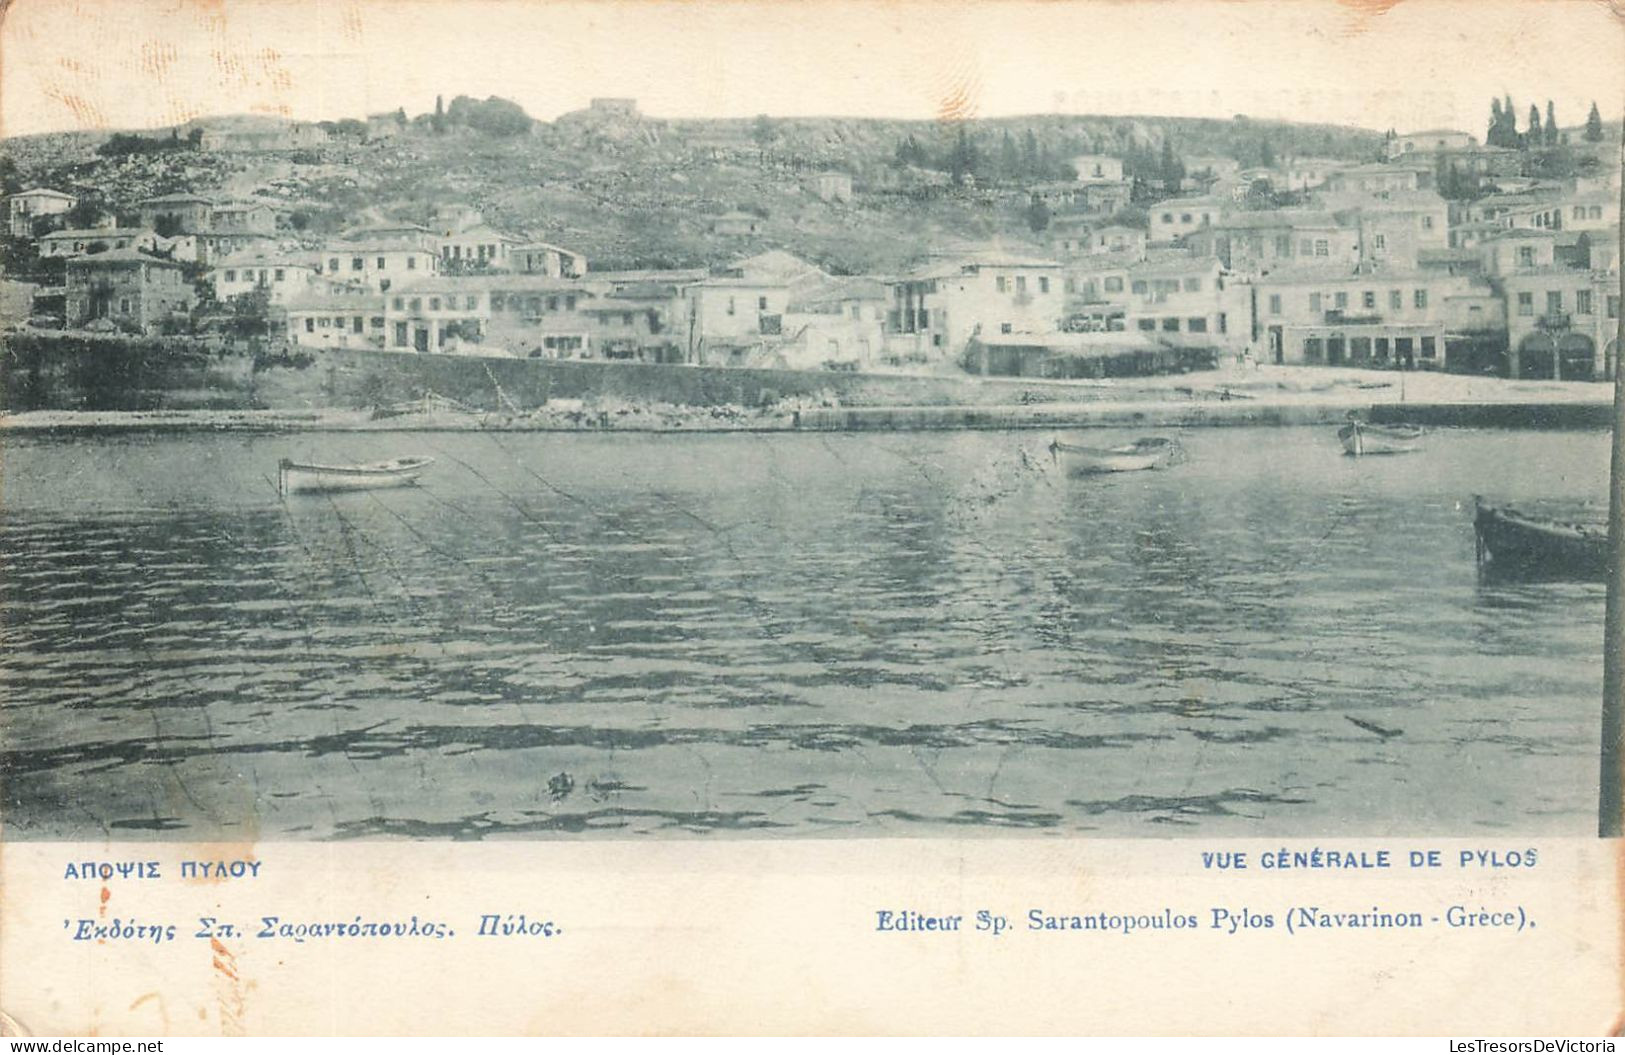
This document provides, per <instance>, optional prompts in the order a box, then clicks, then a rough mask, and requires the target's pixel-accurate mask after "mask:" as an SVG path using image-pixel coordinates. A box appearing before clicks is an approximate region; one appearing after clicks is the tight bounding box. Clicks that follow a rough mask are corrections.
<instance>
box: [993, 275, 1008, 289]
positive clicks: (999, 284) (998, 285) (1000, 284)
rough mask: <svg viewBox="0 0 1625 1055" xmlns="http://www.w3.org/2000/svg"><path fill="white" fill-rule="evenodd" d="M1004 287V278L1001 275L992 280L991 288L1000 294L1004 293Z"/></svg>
mask: <svg viewBox="0 0 1625 1055" xmlns="http://www.w3.org/2000/svg"><path fill="white" fill-rule="evenodd" d="M1004 287H1005V282H1004V276H1003V275H1000V276H998V277H997V278H995V279H994V280H993V288H994V289H997V290H998V291H999V292H1000V293H1003V292H1004Z"/></svg>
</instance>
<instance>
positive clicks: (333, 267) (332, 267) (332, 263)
mask: <svg viewBox="0 0 1625 1055" xmlns="http://www.w3.org/2000/svg"><path fill="white" fill-rule="evenodd" d="M327 270H329V271H331V272H333V273H334V274H335V275H336V274H338V270H339V258H338V257H336V256H331V257H328V258H327Z"/></svg>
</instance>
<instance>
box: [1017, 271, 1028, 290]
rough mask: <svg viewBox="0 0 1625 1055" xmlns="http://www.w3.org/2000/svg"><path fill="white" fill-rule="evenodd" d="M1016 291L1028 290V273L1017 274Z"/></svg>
mask: <svg viewBox="0 0 1625 1055" xmlns="http://www.w3.org/2000/svg"><path fill="white" fill-rule="evenodd" d="M1016 292H1017V293H1025V292H1027V276H1026V275H1017V276H1016Z"/></svg>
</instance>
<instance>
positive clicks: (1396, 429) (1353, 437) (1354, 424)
mask: <svg viewBox="0 0 1625 1055" xmlns="http://www.w3.org/2000/svg"><path fill="white" fill-rule="evenodd" d="M1337 438H1338V440H1340V441H1341V442H1342V444H1343V451H1344V453H1346V454H1351V455H1356V456H1358V455H1366V454H1409V453H1410V452H1411V451H1414V450H1417V449H1419V448H1420V446H1421V440H1422V430H1421V429H1419V428H1416V427H1414V426H1411V425H1368V424H1366V423H1365V422H1363V421H1351V422H1349V423H1348V424H1347V425H1344V426H1343V427H1342V428H1340V429H1338V430H1337Z"/></svg>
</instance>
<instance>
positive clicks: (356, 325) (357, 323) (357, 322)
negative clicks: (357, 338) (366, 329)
mask: <svg viewBox="0 0 1625 1055" xmlns="http://www.w3.org/2000/svg"><path fill="white" fill-rule="evenodd" d="M350 322H351V323H352V324H353V325H352V326H351V328H350V329H351V332H352V333H360V332H361V328H362V323H361V316H359V315H357V316H356V317H355V318H353V319H351V320H350Z"/></svg>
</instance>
